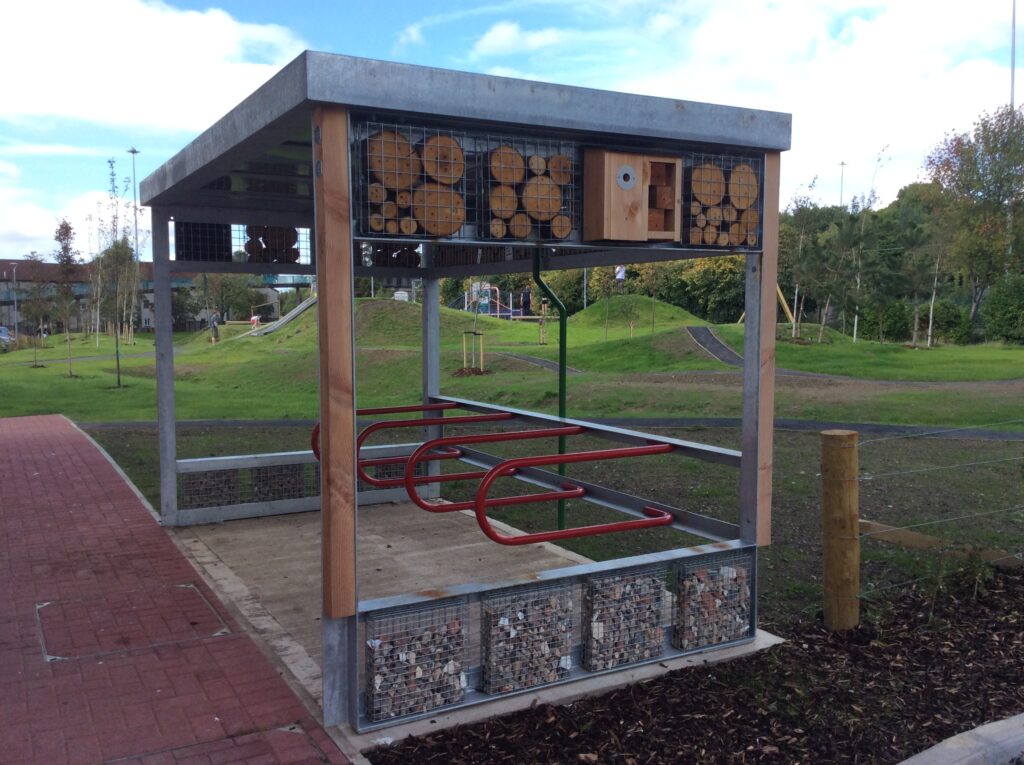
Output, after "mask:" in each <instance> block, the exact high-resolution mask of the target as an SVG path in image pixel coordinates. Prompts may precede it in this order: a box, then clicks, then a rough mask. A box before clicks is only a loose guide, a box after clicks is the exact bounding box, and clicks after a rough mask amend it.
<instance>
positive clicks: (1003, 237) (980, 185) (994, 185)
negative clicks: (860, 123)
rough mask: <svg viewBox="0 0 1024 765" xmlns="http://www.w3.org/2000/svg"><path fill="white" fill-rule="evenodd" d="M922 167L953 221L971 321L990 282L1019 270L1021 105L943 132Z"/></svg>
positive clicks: (1023, 162) (1023, 171)
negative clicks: (955, 130)
mask: <svg viewBox="0 0 1024 765" xmlns="http://www.w3.org/2000/svg"><path fill="white" fill-rule="evenodd" d="M926 167H927V170H928V173H929V175H930V176H931V178H932V180H933V181H935V182H936V183H938V184H939V185H940V186H941V187H942V189H943V192H944V193H945V194H946V195H947V196H948V197H949V200H950V202H951V204H950V214H951V215H952V216H953V217H954V218H955V220H956V222H957V224H958V226H957V229H958V233H957V236H956V237H955V239H954V241H953V248H952V257H953V259H954V262H955V265H956V267H957V269H958V270H959V271H960V272H961V273H962V274H963V276H964V279H965V281H966V283H967V286H968V288H969V291H970V299H971V313H970V315H971V320H972V321H973V320H975V318H976V317H977V314H978V309H979V307H980V305H981V301H982V299H983V298H984V296H985V292H986V290H988V288H989V287H990V286H992V284H993V282H994V281H995V280H996V279H998V278H1000V277H1001V276H1002V275H1003V274H1005V273H1006V272H1007V271H1017V272H1020V271H1021V270H1022V265H1021V263H1022V259H1021V252H1022V249H1024V248H1022V244H1024V107H1021V108H1019V109H1016V110H1014V109H1011V108H1010V107H1009V106H1004V107H1002V108H1001V109H999V110H997V111H996V112H995V113H994V114H987V113H985V114H982V115H981V117H979V118H978V121H977V122H975V124H974V128H973V130H972V131H971V132H970V133H959V134H952V135H946V137H945V138H944V139H943V141H942V143H940V144H939V145H938V146H936V147H935V149H934V150H933V151H932V153H931V154H930V155H929V156H928V159H927V161H926Z"/></svg>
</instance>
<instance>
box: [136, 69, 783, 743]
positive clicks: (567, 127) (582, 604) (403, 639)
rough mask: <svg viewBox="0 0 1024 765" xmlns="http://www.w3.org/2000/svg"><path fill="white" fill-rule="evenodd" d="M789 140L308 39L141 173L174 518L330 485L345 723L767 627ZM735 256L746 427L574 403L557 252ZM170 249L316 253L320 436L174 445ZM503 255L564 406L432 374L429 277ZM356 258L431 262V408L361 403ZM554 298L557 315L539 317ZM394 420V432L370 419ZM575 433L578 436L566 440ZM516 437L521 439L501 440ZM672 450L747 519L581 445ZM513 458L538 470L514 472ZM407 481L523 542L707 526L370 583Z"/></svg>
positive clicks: (768, 123)
mask: <svg viewBox="0 0 1024 765" xmlns="http://www.w3.org/2000/svg"><path fill="white" fill-rule="evenodd" d="M380 83H391V85H389V87H387V88H382V87H380ZM789 138H790V119H789V117H788V116H787V115H781V114H775V113H769V112H762V111H754V110H747V109H738V108H732V107H721V106H712V105H707V104H697V103H689V102H680V101H672V100H667V99H659V98H648V97H640V96H632V95H624V94H616V93H605V92H600V91H594V90H583V89H575V88H570V87H565V86H558V85H547V84H543V83H526V82H522V81H518V80H512V79H506V78H493V77H487V76H482V75H472V74H464V73H458V72H448V71H442V70H435V69H429V68H424V67H413V66H405V65H398V64H390V63H385V62H378V61H366V60H362V59H354V58H349V57H344V56H332V55H327V54H317V53H305V54H303V55H302V56H300V57H299V58H298V59H297V60H296V61H295V62H293V63H292V64H290V65H289V66H288V67H286V68H285V70H284V71H282V72H281V73H280V74H279V75H277V76H276V77H275V78H274V79H273V80H271V81H270V82H269V83H268V84H267V85H265V86H264V87H263V88H261V89H260V90H259V91H257V92H256V93H254V94H253V95H252V96H250V97H249V99H247V100H246V101H245V102H243V103H242V104H241V105H239V106H238V107H237V108H236V109H235V111H233V112H232V113H230V114H229V115H228V116H227V117H225V118H224V119H223V120H222V121H221V122H218V123H217V124H216V125H214V126H213V127H211V128H210V129H209V130H208V131H207V132H206V133H204V134H203V135H202V136H200V137H199V138H198V139H196V141H195V142H194V143H193V144H192V145H190V146H189V147H187V148H186V149H185V150H184V151H182V152H181V153H180V154H179V155H177V156H176V157H174V158H173V159H171V160H170V161H169V162H168V163H166V164H165V165H164V166H163V167H161V168H160V169H159V170H158V171H157V172H156V173H154V174H153V175H152V176H150V177H149V178H147V179H146V180H145V181H144V182H143V185H142V196H143V203H144V204H146V205H147V206H149V207H150V208H151V211H152V220H153V253H154V270H155V274H156V290H155V295H156V300H157V322H156V328H157V382H158V411H159V417H160V455H161V456H160V460H161V503H160V504H161V516H162V519H163V522H164V523H165V524H168V525H183V524H190V523H203V522H210V521H216V520H228V519H232V518H241V517H255V516H261V515H272V514H280V513H286V512H300V511H306V510H310V509H315V508H319V509H321V512H322V537H323V540H322V541H323V548H322V554H323V561H322V562H323V618H322V646H323V652H322V653H323V661H322V670H323V691H324V693H323V703H324V717H325V721H326V722H327V723H328V724H337V723H341V722H347V723H348V724H350V725H351V726H352V728H354V729H356V730H359V731H367V730H371V729H374V728H378V727H382V726H386V725H391V724H394V723H395V722H401V721H406V720H412V719H415V718H417V717H423V716H426V715H430V714H436V713H437V712H439V711H446V710H451V709H455V708H457V707H461V706H465V705H468V704H483V703H488V702H491V701H493V700H495V699H499V698H504V697H506V696H508V695H510V694H516V693H526V692H530V691H531V690H533V689H536V688H540V687H546V686H550V685H552V684H555V683H569V682H573V681H575V680H579V679H585V678H595V677H598V676H600V675H601V674H603V673H605V672H613V671H618V670H621V669H628V668H632V667H635V666H637V664H639V663H644V662H648V663H654V662H664V661H669V660H671V659H673V657H679V656H682V655H684V654H687V653H691V652H694V651H708V650H715V649H718V648H720V647H722V646H725V645H732V644H736V643H741V642H745V641H750V640H752V639H753V637H754V635H755V629H756V624H757V601H756V573H757V572H756V560H757V548H758V546H759V545H764V544H767V543H768V541H769V538H770V526H769V518H770V501H771V468H772V451H771V437H772V404H773V397H772V386H773V381H774V337H775V327H774V325H775V300H776V296H775V283H776V259H777V246H778V219H777V210H778V208H779V198H778V184H779V170H780V160H781V152H782V151H784V150H786V149H788V148H789ZM588 168H590V169H588ZM172 219H173V221H174V225H175V242H176V243H185V242H187V243H188V246H187V248H185V247H182V246H179V250H178V251H177V252H176V253H175V256H174V258H172V257H171V252H170V247H169V230H168V227H169V224H170V221H171V220H172ZM251 227H256V228H260V227H263V230H267V227H275V230H276V229H290V228H294V229H295V231H296V234H297V235H296V236H294V237H292V236H291V235H290V234H289V236H287V237H283V238H286V239H287V240H288V241H292V240H293V239H294V241H295V242H297V244H296V245H295V246H294V249H295V250H296V252H297V257H298V261H297V262H291V260H290V257H291V255H292V253H291V252H290V251H289V260H288V261H287V262H275V263H268V262H264V261H259V260H250V261H249V262H246V263H237V262H232V254H233V253H234V252H235V251H237V250H239V249H242V248H244V245H245V242H244V241H241V240H240V241H238V242H235V241H232V237H233V236H235V235H236V233H237V232H244V231H247V230H248V229H249V228H251ZM284 233H289V232H284ZM282 236H283V235H282ZM314 253H315V255H314ZM734 254H741V255H743V256H744V258H745V278H746V293H745V294H746V316H747V321H746V326H747V331H746V335H745V341H744V343H745V344H744V358H745V359H746V360H747V362H748V363H747V364H746V366H745V367H744V389H743V425H742V435H741V443H742V451H735V450H731V449H722V448H718V447H714V446H709V445H705V444H700V443H696V442H691V441H684V440H678V439H671V438H665V437H662V436H657V435H652V434H648V433H642V432H638V431H635V430H630V429H624V428H614V427H609V426H604V425H600V424H597V423H592V422H586V421H583V420H578V419H572V418H570V417H569V416H568V412H567V389H566V377H565V370H566V363H567V358H566V346H567V344H566V337H567V322H566V316H565V310H564V306H562V304H561V303H560V301H559V300H558V296H557V295H555V294H554V293H553V292H552V291H551V290H550V289H548V287H547V285H546V284H545V282H544V279H543V274H544V272H545V271H549V270H553V269H575V268H594V267H607V266H617V265H623V264H627V263H642V262H655V261H665V260H675V259H682V258H695V257H715V256H720V255H734ZM178 272H187V273H197V272H234V273H252V274H276V273H284V274H302V275H307V276H312V275H313V274H315V275H316V278H317V282H318V288H319V294H318V301H317V310H318V317H319V334H320V359H319V361H320V364H319V368H320V401H321V406H320V426H319V429H318V432H317V433H316V438H315V439H314V443H313V444H311V446H312V447H313V448H312V449H311V450H309V451H306V452H289V453H284V454H261V455H241V456H229V457H216V458H206V459H200V460H179V459H177V457H176V444H175V437H176V436H175V433H176V430H175V428H176V425H175V412H174V405H175V399H174V367H173V365H174V358H173V338H172V335H171V330H170V327H171V322H170V315H171V314H170V304H171V295H170V278H171V275H172V274H174V273H178ZM501 273H529V274H532V277H533V280H534V284H535V285H536V290H535V292H534V303H535V305H536V304H538V303H541V301H542V299H544V298H546V299H547V300H548V302H549V305H550V307H551V308H552V309H553V313H554V314H557V320H558V323H559V346H560V348H559V351H560V352H559V368H560V373H559V385H558V414H557V415H547V414H542V413H537V412H529V411H524V410H518V409H512V408H509V407H499V406H495V405H492V404H488V403H486V402H479V401H469V400H464V399H457V398H453V397H451V396H446V395H444V394H443V392H442V386H441V362H440V359H441V350H440V324H441V321H440V280H441V279H442V278H446V277H454V278H460V279H461V278H467V277H470V278H476V279H479V280H484V279H486V278H487V277H488V276H489V275H494V274H501ZM356 277H371V278H374V277H376V278H409V279H417V280H422V284H423V291H422V304H421V305H422V312H423V313H422V316H423V333H422V349H423V369H422V399H421V402H420V403H418V404H416V405H414V406H410V407H398V408H386V409H380V408H364V409H359V410H357V409H356V406H355V391H356V380H357V375H358V370H357V369H356V368H355V362H354V358H355V354H354V336H353V332H354V320H353V317H354V306H355V303H354V297H353V286H354V285H353V283H354V279H355V278H356ZM555 318H556V316H555V315H552V316H551V320H554V319H555ZM547 319H548V317H547V316H546V315H545V314H544V313H543V312H542V321H541V322H540V323H541V326H542V332H543V331H546V330H545V329H544V325H545V324H546V322H547ZM476 337H477V336H476V335H473V336H472V338H473V339H474V340H475V338H476ZM469 343H470V340H468V339H467V348H468V346H469ZM473 347H476V346H473ZM481 355H482V349H481ZM481 366H482V362H481ZM359 418H364V419H365V418H372V421H371V422H368V423H367V422H365V421H364V422H362V423H360V421H359ZM452 428H457V429H458V431H457V432H453V430H452ZM387 436H399V438H398V440H397V441H396V442H393V443H385V444H371V443H370V441H371V439H380V438H386V437H387ZM584 437H585V438H586V439H587V442H588V443H587V446H586V447H585V448H582V447H576V448H573V449H570V448H569V447H570V445H571V444H578V441H579V439H582V438H584ZM592 439H597V440H598V441H601V442H608V443H607V446H606V447H602V448H593V447H592V445H591V444H590V441H591V440H592ZM552 442H554V443H557V447H555V446H552ZM502 444H506V445H511V444H519V446H520V447H521V448H524V449H525V448H527V447H529V450H528V451H529V453H528V454H526V455H517V456H515V457H507V456H500V455H499V454H495V453H490V452H488V451H486V450H485V449H487V448H496V449H497V448H498V445H502ZM657 458H665V459H671V460H677V459H678V460H697V461H701V462H709V463H714V464H718V465H724V466H728V467H731V468H734V469H736V471H737V473H736V483H737V484H738V489H739V498H740V499H739V504H738V507H737V508H736V512H737V519H738V522H735V523H734V522H731V521H728V520H723V519H719V518H713V517H709V516H707V515H704V514H702V513H701V512H699V510H700V508H699V507H698V506H696V505H692V503H690V502H688V500H687V499H686V498H685V497H684V496H682V495H680V497H679V498H678V501H677V502H675V504H669V503H667V502H662V501H652V500H651V499H650V498H644V497H639V496H635V495H634V494H630V493H627V492H623V491H620V490H618V489H616V488H614V487H612V486H608V485H605V484H604V483H601V482H598V481H590V480H583V479H582V478H581V477H580V475H579V474H578V473H577V472H576V471H573V472H572V474H570V471H569V470H568V469H567V468H569V467H571V466H577V465H578V466H583V465H586V464H592V465H614V464H615V463H617V462H622V463H623V464H628V465H631V466H633V465H635V466H637V469H638V470H642V469H643V465H644V464H645V461H647V460H654V459H657ZM318 459H319V463H318V462H317V460H318ZM579 469H581V468H577V469H576V470H577V471H578V470H579ZM639 475H642V473H639ZM456 481H461V482H463V483H465V482H471V483H472V485H473V491H472V497H471V498H470V499H465V498H461V499H459V501H456V502H451V503H448V504H445V503H443V502H442V501H441V500H442V499H443V496H442V495H443V492H444V491H445V490H447V489H448V488H449V487H451V486H453V485H454V483H455V482H456ZM509 482H518V483H516V484H513V485H523V486H526V487H532V488H529V490H528V491H526V492H524V493H516V492H514V491H511V490H506V484H507V483H509ZM567 500H571V501H572V503H573V504H572V505H571V506H567V505H566V504H565V503H566V501H567ZM397 501H403V502H411V503H414V505H415V506H416V507H417V508H419V509H420V510H422V511H423V513H424V516H423V517H424V518H426V519H427V520H428V521H430V520H433V521H435V522H437V521H439V520H440V518H439V517H438V516H437V515H436V514H441V513H447V514H451V513H457V512H459V511H463V512H470V513H472V516H473V518H475V521H476V524H477V526H478V527H479V529H480V531H481V533H482V534H484V535H486V537H487V538H488V539H490V540H492V541H494V542H495V543H496V545H495V548H496V549H498V548H500V549H501V550H503V551H504V552H505V554H508V555H514V554H517V553H518V554H523V552H524V546H529V545H532V544H537V543H542V542H560V541H566V540H571V539H574V538H577V537H582V536H594V535H602V534H616V535H625V534H632V533H633V532H635V531H637V530H642V529H649V528H659V529H664V530H669V529H671V530H673V531H676V532H685V534H688V535H693V536H696V537H698V538H699V540H700V541H699V542H698V543H697V544H692V543H691V542H690V541H689V540H690V537H685V539H686V540H687V541H685V543H684V542H680V545H681V546H680V547H678V548H675V549H670V550H660V551H658V552H651V553H646V554H638V555H631V556H628V557H623V558H618V559H614V560H604V561H599V562H589V563H579V564H574V565H570V566H565V567H562V568H556V569H547V570H539V571H528V572H523V573H522V574H518V575H516V576H515V577H514V578H512V579H506V580H503V581H497V582H496V581H477V582H471V581H465V582H461V583H460V584H458V585H456V586H446V587H444V588H441V587H433V586H431V584H432V583H431V582H430V581H429V580H428V581H424V582H420V581H414V582H410V583H409V589H408V591H406V592H404V593H402V594H398V595H393V596H388V597H385V598H378V599H366V598H361V597H360V591H359V577H358V575H357V568H356V563H357V559H358V558H359V556H360V546H359V542H358V539H357V535H356V527H357V517H358V516H359V515H360V514H363V513H375V512H386V511H385V510H381V509H377V508H375V507H374V505H375V504H379V503H381V502H397ZM582 502H586V503H591V504H595V505H598V506H600V507H602V508H607V509H609V510H611V511H614V512H615V513H617V514H618V515H619V516H621V517H619V518H616V520H614V521H611V522H607V523H599V524H590V525H585V524H582V523H580V522H578V521H576V520H574V518H573V511H574V510H575V508H576V503H582ZM524 503H531V504H537V503H557V504H558V505H559V512H558V514H557V523H556V524H554V525H556V526H557V528H551V529H545V530H542V531H539V532H538V531H534V532H531V533H528V534H522V535H517V534H514V533H511V532H510V531H508V529H507V528H505V527H502V526H500V525H498V524H497V523H495V521H494V520H493V518H492V515H493V514H494V512H495V511H496V510H497V509H498V508H505V507H511V506H517V505H520V504H524ZM687 504H690V505H691V506H686V505H687ZM676 505H679V506H676ZM427 514H434V515H430V516H428V515H427ZM446 517H448V518H454V517H455V516H453V515H448V516H446ZM665 533H669V532H668V531H666V532H665ZM680 538H681V539H684V538H683V537H680ZM446 554H448V552H447V551H445V550H443V549H439V550H437V555H438V556H443V555H446ZM481 577H483V578H485V579H486V572H482V573H481Z"/></svg>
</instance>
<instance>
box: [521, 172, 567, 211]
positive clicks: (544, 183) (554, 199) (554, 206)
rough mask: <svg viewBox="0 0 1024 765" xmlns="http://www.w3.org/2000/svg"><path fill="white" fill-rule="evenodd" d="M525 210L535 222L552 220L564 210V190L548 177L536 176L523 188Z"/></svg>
mask: <svg viewBox="0 0 1024 765" xmlns="http://www.w3.org/2000/svg"><path fill="white" fill-rule="evenodd" d="M523 209H524V210H526V212H527V214H528V215H529V216H530V217H531V218H533V219H534V220H539V221H542V222H543V221H549V220H551V219H552V218H554V217H555V215H557V214H558V211H559V210H561V209H562V189H561V188H560V187H559V186H558V184H557V183H555V182H554V181H553V180H551V178H549V177H548V176H546V175H535V176H534V177H533V178H531V179H530V180H528V181H527V182H526V185H525V186H524V187H523Z"/></svg>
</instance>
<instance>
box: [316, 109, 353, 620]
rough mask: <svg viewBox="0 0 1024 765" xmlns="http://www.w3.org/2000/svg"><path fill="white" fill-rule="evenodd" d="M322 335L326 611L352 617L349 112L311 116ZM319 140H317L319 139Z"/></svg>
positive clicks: (322, 112) (333, 615) (319, 112)
mask: <svg viewBox="0 0 1024 765" xmlns="http://www.w3.org/2000/svg"><path fill="white" fill-rule="evenodd" d="M313 134H314V141H313V159H314V165H315V168H316V170H315V178H314V182H313V199H314V204H315V207H316V223H315V225H316V233H315V236H316V260H317V275H318V278H317V282H318V284H317V287H318V290H319V297H320V299H319V300H318V301H317V312H318V319H319V335H320V460H321V461H320V496H321V498H322V513H321V515H322V521H321V522H322V524H323V611H324V616H326V617H327V618H330V619H337V618H340V617H345V616H354V615H355V613H356V606H357V593H356V475H355V453H356V450H355V437H356V432H355V424H356V418H355V381H354V377H355V375H354V369H353V366H354V364H353V322H352V316H353V312H352V310H353V298H352V279H353V276H352V268H353V263H352V212H351V196H350V193H351V189H350V187H349V141H348V112H347V111H346V110H345V109H343V108H339V107H328V106H321V107H317V108H316V109H315V110H314V111H313ZM317 137H319V140H317Z"/></svg>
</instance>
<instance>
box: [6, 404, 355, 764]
mask: <svg viewBox="0 0 1024 765" xmlns="http://www.w3.org/2000/svg"><path fill="white" fill-rule="evenodd" d="M0 721H2V723H0V763H3V764H4V765H6V764H7V763H11V764H12V765H13V764H14V763H18V765H25V764H26V763H41V764H44V765H61V764H63V763H67V764H68V765H78V764H83V765H84V764H87V763H118V764H119V765H120V764H121V763H126V764H129V765H171V764H172V763H173V764H174V765H184V764H185V763H189V764H190V765H192V764H195V765H199V764H200V763H202V764H204V765H217V764H218V763H243V762H244V763H250V764H255V763H341V764H344V763H347V762H348V761H347V760H346V759H345V757H344V755H342V753H341V752H340V750H339V749H338V748H337V746H336V745H335V744H334V742H333V741H332V740H331V739H330V738H329V737H328V736H327V734H326V733H325V732H324V730H323V728H322V727H321V726H320V725H319V724H318V723H317V721H316V719H314V717H313V716H312V715H311V714H310V711H309V710H308V709H307V708H306V706H304V705H303V703H302V701H301V700H300V698H299V697H298V696H297V695H296V693H295V692H294V691H293V690H292V689H291V687H290V686H289V685H288V684H287V683H286V682H285V680H284V679H283V678H282V677H281V675H280V673H279V672H278V670H277V669H276V668H275V665H274V664H273V663H272V662H271V661H270V659H268V658H267V656H265V655H264V654H263V653H262V651H261V649H260V648H259V647H258V646H257V644H256V643H255V642H254V641H253V640H252V639H251V638H250V637H249V636H248V635H247V634H246V633H245V631H244V630H243V628H242V627H241V626H240V624H239V623H238V621H237V620H236V619H235V618H234V617H233V616H232V614H231V612H230V611H229V610H228V609H227V608H225V606H224V604H222V603H221V602H220V601H219V600H218V599H217V596H216V595H215V594H214V593H213V592H212V590H211V589H210V588H209V587H207V586H206V584H205V583H204V582H203V580H202V578H201V577H200V576H199V575H198V573H197V572H196V570H195V569H194V568H193V567H192V566H191V564H190V563H189V562H188V561H187V560H186V558H185V556H184V555H183V554H182V553H181V552H180V550H179V549H178V547H177V546H176V545H175V544H174V542H173V541H172V540H171V539H170V537H169V536H168V535H167V534H166V532H165V531H164V530H163V529H162V528H161V527H160V526H159V525H158V524H157V522H156V521H155V519H154V518H153V517H152V515H151V514H150V512H149V510H148V509H147V507H146V505H145V504H144V503H143V502H142V501H141V499H140V498H139V497H138V495H137V494H136V493H135V490H134V488H133V487H132V486H131V485H130V484H129V483H128V482H127V481H126V480H125V479H124V478H123V477H122V475H121V474H120V473H119V471H118V470H117V469H116V468H115V467H114V466H113V465H112V464H111V462H110V461H109V460H108V459H107V457H106V455H105V454H104V453H103V452H102V451H101V450H100V449H99V448H98V447H97V446H96V444H95V443H94V442H93V441H92V440H91V439H90V438H89V437H88V436H87V435H85V434H84V433H83V432H82V431H81V430H79V429H78V428H77V427H76V426H75V425H74V424H73V423H72V422H70V421H69V420H67V419H66V418H64V417H61V416H59V415H49V416H42V417H18V418H11V419H0Z"/></svg>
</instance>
